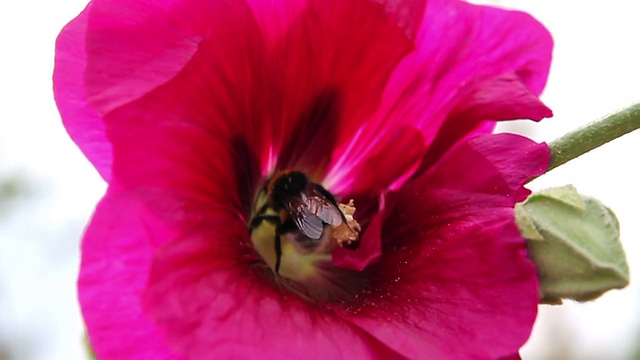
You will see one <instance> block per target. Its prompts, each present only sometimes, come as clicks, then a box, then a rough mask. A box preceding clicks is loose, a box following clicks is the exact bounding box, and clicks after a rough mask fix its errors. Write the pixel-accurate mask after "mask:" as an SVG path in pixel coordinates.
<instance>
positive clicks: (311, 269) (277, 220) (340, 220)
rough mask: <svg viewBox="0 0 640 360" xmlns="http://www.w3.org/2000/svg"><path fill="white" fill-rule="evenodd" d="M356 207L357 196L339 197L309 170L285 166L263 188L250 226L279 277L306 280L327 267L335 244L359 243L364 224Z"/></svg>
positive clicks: (351, 245)
mask: <svg viewBox="0 0 640 360" xmlns="http://www.w3.org/2000/svg"><path fill="white" fill-rule="evenodd" d="M355 211H356V208H355V204H354V201H353V200H350V201H349V202H348V203H346V204H343V203H338V202H337V201H336V199H335V198H334V196H333V195H332V194H331V193H330V192H329V191H327V190H326V189H324V187H322V186H321V185H319V184H316V183H313V182H311V181H310V180H309V179H308V178H307V177H306V175H305V174H304V173H302V172H298V171H290V172H281V173H277V174H275V175H274V176H272V177H271V178H269V179H267V181H266V182H265V184H264V186H262V188H261V190H260V191H259V192H258V194H257V196H256V198H255V202H254V206H253V210H252V214H251V221H250V222H249V232H250V234H251V240H252V242H253V245H254V247H255V249H256V251H257V252H258V253H259V254H260V256H261V257H262V258H263V260H264V261H265V263H266V264H267V265H268V266H269V268H271V270H272V271H273V272H274V274H275V275H276V278H285V279H289V280H293V281H294V282H297V283H299V284H302V285H303V286H304V284H305V283H309V282H314V281H313V279H314V278H316V277H317V275H319V271H326V269H327V267H328V265H330V264H331V261H332V260H331V259H332V257H331V256H332V252H333V250H335V249H336V248H338V247H342V248H347V249H354V248H357V245H358V240H359V235H360V232H361V230H362V229H361V227H360V224H359V223H358V222H357V221H356V220H355V219H354V214H355ZM329 267H331V266H329ZM321 269H324V270H321Z"/></svg>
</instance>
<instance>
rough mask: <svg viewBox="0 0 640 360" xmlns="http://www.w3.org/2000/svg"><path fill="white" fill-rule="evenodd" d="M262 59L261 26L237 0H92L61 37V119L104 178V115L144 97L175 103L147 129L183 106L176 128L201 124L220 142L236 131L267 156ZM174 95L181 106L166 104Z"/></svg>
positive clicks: (108, 160) (106, 118)
mask: <svg viewBox="0 0 640 360" xmlns="http://www.w3.org/2000/svg"><path fill="white" fill-rule="evenodd" d="M76 54H78V55H79V56H78V59H73V58H72V56H75V55H76ZM265 62H266V49H265V44H264V40H263V37H262V34H261V33H260V30H259V28H258V27H257V24H256V22H255V19H254V17H253V14H252V12H251V9H250V8H249V7H248V6H247V5H246V3H245V2H243V1H241V0H227V1H214V2H211V1H199V0H177V1H170V0H165V1H137V2H131V1H125V0H95V1H93V2H92V4H91V5H90V6H88V7H87V9H86V10H85V11H84V12H83V13H82V15H81V16H80V17H79V18H78V19H76V20H74V22H72V23H71V24H70V25H69V26H68V27H67V30H66V32H63V34H62V36H61V38H60V39H59V41H58V66H57V69H58V70H57V73H56V74H57V75H56V77H55V79H54V80H55V81H56V93H57V97H58V98H59V99H61V100H60V101H59V102H60V104H61V105H60V107H61V109H62V110H61V111H63V116H64V117H65V124H66V125H67V127H68V128H69V131H70V133H71V134H72V136H75V139H76V141H77V142H78V144H79V145H80V146H81V147H82V148H83V150H84V151H85V153H87V155H88V156H89V158H90V159H91V160H92V161H94V163H96V165H97V166H98V167H99V169H100V170H101V173H103V176H104V174H108V173H109V171H110V169H109V167H110V166H111V152H112V150H111V148H112V147H111V146H109V145H108V144H106V138H107V137H110V136H111V134H109V135H105V134H104V130H106V131H108V132H110V131H112V124H110V122H111V121H112V119H110V118H109V116H110V115H111V113H112V112H114V111H117V110H118V109H120V108H121V107H126V106H128V105H130V104H132V103H134V102H135V101H137V100H140V99H143V98H145V97H147V98H148V97H155V99H156V100H159V101H163V102H165V103H166V104H164V106H162V107H163V109H164V110H167V111H169V110H172V111H173V112H172V114H170V115H169V116H166V117H165V116H164V114H160V113H158V112H156V113H155V116H156V119H155V123H152V124H149V126H150V127H151V128H153V127H155V126H157V125H158V124H161V123H163V124H167V121H166V118H171V117H173V118H175V117H176V112H181V114H180V115H183V116H184V115H189V116H190V118H182V119H180V120H181V121H180V122H179V123H177V124H175V125H176V126H179V125H180V124H183V125H186V126H189V125H190V126H192V127H193V126H200V127H201V128H202V130H203V131H207V132H210V133H211V136H212V137H218V138H223V141H231V139H232V138H233V137H234V136H236V137H237V136H238V134H242V136H241V137H243V138H244V142H245V143H248V144H250V145H251V147H252V149H257V150H256V151H254V152H256V153H259V154H264V155H262V157H263V158H264V159H266V158H268V154H267V153H268V148H269V144H268V141H267V140H266V139H267V138H268V137H269V136H270V134H269V132H268V131H266V130H265V131H262V129H265V128H267V126H268V123H269V122H268V121H265V119H268V118H269V115H267V114H265V113H264V112H262V110H264V109H265V107H264V106H261V104H265V103H268V102H269V101H270V100H269V98H268V96H265V94H268V93H269V92H268V91H266V90H265V87H266V82H265V81H264V80H265V77H266V76H267V75H266V71H265V69H264V66H266V65H265ZM78 69H82V70H84V74H81V75H78ZM70 72H73V74H71V77H70V79H69V80H68V79H66V78H65V77H66V76H67V75H68V73H70ZM169 84H170V85H169ZM154 91H155V92H156V94H153V95H150V94H152V93H153V92H154ZM67 92H69V93H70V96H69V97H67V95H66V93H67ZM157 92H161V93H162V94H161V95H158V94H157ZM173 102H179V104H173V108H171V105H172V103H173ZM179 105H182V106H185V105H189V106H191V108H190V109H184V108H180V107H179ZM128 111H129V112H130V113H131V112H132V111H131V109H128ZM87 115H89V116H87ZM101 116H102V117H103V119H100V117H101ZM134 118H135V116H134ZM103 122H104V123H103ZM149 123H151V121H149ZM103 129H104V130H103ZM88 130H90V131H88ZM76 134H77V135H76ZM87 134H89V135H90V136H91V137H90V138H89V135H87ZM234 134H235V135H234ZM85 138H89V140H86V139H85ZM94 139H97V140H94ZM90 140H93V142H98V141H99V142H98V144H97V145H94V143H93V142H91V141H90ZM113 146H114V147H116V146H118V145H117V144H114V145H113ZM94 147H96V148H97V149H94ZM116 151H117V150H116ZM94 153H97V154H98V155H94ZM94 158H97V160H94ZM259 160H260V161H266V160H263V159H262V158H260V159H259Z"/></svg>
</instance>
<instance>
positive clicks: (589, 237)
mask: <svg viewBox="0 0 640 360" xmlns="http://www.w3.org/2000/svg"><path fill="white" fill-rule="evenodd" d="M516 221H517V223H518V227H519V228H520V232H521V233H522V236H523V237H524V238H526V239H527V244H528V247H529V256H530V257H531V259H532V260H533V262H534V263H535V264H536V267H537V269H538V277H539V278H540V291H541V299H542V300H541V301H542V302H544V303H555V304H558V303H562V299H573V300H577V301H581V302H582V301H588V300H593V299H595V298H597V297H599V296H600V295H602V294H604V293H605V292H607V291H608V290H611V289H619V288H623V287H625V286H627V284H628V283H629V268H628V266H627V261H626V258H625V254H624V250H623V249H622V245H621V243H620V229H619V225H618V220H617V219H616V217H615V215H614V213H613V212H612V211H611V210H610V209H609V208H607V207H606V206H604V205H602V203H600V202H599V201H597V200H595V199H592V198H589V197H585V196H582V195H580V194H578V192H577V191H576V189H575V188H574V187H573V186H572V185H567V186H563V187H558V188H552V189H548V190H544V191H541V192H539V193H535V194H532V195H531V196H530V197H529V198H528V199H527V200H526V201H524V202H522V203H519V204H517V205H516Z"/></svg>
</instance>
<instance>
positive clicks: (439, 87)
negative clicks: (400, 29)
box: [385, 0, 553, 142]
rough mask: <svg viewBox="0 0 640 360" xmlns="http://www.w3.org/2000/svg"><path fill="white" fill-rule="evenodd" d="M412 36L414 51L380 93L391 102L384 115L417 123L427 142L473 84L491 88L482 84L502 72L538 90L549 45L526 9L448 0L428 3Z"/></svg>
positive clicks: (544, 32)
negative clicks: (420, 26) (416, 49)
mask: <svg viewBox="0 0 640 360" xmlns="http://www.w3.org/2000/svg"><path fill="white" fill-rule="evenodd" d="M442 39H446V42H445V41H442ZM417 41H418V43H419V45H418V51H417V52H416V53H414V55H415V56H414V57H412V58H407V59H406V61H404V62H403V63H402V64H401V65H400V67H399V68H398V69H397V71H396V73H394V76H393V77H392V79H391V80H390V85H389V88H388V89H387V93H386V94H385V95H386V97H387V98H390V100H391V104H392V105H393V111H391V112H390V113H389V116H391V117H393V118H394V119H396V120H399V119H402V120H401V121H403V122H409V123H413V124H417V125H418V126H420V127H421V128H422V129H423V130H424V131H425V133H426V134H427V135H426V137H427V141H428V142H430V141H429V140H430V138H429V135H430V136H431V137H433V136H435V134H436V132H435V131H434V130H437V129H438V128H439V127H440V124H441V123H442V122H443V121H444V120H445V119H446V117H447V114H448V113H449V111H450V110H452V109H453V108H455V107H456V106H458V104H462V105H464V104H466V102H467V101H468V100H470V99H469V95H472V94H477V93H478V92H477V91H473V90H474V89H487V88H489V89H490V88H491V86H487V85H485V84H496V83H499V81H498V80H500V79H502V77H504V76H507V77H510V78H511V79H512V80H516V79H517V80H519V81H520V82H521V83H523V84H524V86H525V87H526V88H528V89H529V90H530V92H531V93H533V94H535V95H539V94H540V92H541V91H542V88H543V86H544V84H545V82H546V79H547V75H548V72H549V65H550V62H551V49H552V47H553V41H552V39H551V36H550V34H549V32H548V31H547V30H546V29H545V28H544V27H543V26H542V25H541V24H540V23H539V22H537V21H536V20H535V19H533V18H532V17H531V16H530V15H528V14H525V13H521V12H517V11H508V10H504V9H498V8H492V7H486V6H478V5H473V4H468V3H466V2H462V1H449V0H433V1H430V2H429V4H428V6H427V10H426V16H425V20H424V22H423V27H422V28H421V32H420V34H419V36H418V40H417ZM493 79H497V80H493ZM512 84H513V83H512ZM493 87H495V86H493ZM482 93H485V94H486V92H485V91H484V90H483V92H482ZM399 95H402V96H399ZM500 95H501V96H502V95H504V92H503V93H500ZM490 98H491V99H492V100H493V101H495V98H494V97H490ZM509 98H511V99H512V100H514V97H513V96H510V97H509ZM515 99H516V100H517V98H515ZM471 100H473V98H472V99H471ZM493 101H492V102H493ZM501 102H506V100H502V101H501ZM526 115H529V114H526V113H525V114H521V115H519V116H526ZM534 115H538V114H537V113H536V114H534ZM482 120H490V119H482Z"/></svg>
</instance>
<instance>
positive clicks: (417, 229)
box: [334, 134, 549, 359]
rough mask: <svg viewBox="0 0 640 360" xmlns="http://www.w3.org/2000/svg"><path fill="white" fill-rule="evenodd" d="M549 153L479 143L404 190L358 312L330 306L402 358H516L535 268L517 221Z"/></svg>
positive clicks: (490, 139)
mask: <svg viewBox="0 0 640 360" xmlns="http://www.w3.org/2000/svg"><path fill="white" fill-rule="evenodd" d="M548 159H549V153H548V149H547V147H546V146H545V145H539V144H535V143H533V142H531V141H530V140H528V139H526V138H523V137H519V136H516V135H507V134H501V135H495V136H481V137H476V138H474V139H472V140H470V141H468V142H466V143H463V144H461V145H459V146H458V147H456V148H455V149H453V150H452V151H450V152H449V153H447V155H446V156H445V157H443V158H442V159H441V160H440V161H439V162H438V163H437V164H436V165H434V167H433V168H432V169H431V170H430V171H429V172H427V173H425V174H423V175H422V176H420V177H419V178H417V179H415V180H413V181H411V182H410V183H409V184H407V185H405V187H403V188H402V189H401V190H400V191H399V192H398V193H397V198H396V199H395V210H394V211H392V212H391V215H390V217H389V218H388V219H387V220H386V221H385V223H384V224H383V227H382V239H383V241H384V242H383V256H382V257H381V258H380V263H378V264H377V265H375V266H374V268H373V269H372V271H373V273H372V274H371V277H370V279H371V284H370V286H369V288H368V289H369V290H367V291H365V292H364V293H363V296H362V298H363V300H362V303H361V304H360V305H359V307H358V311H357V312H350V311H345V310H343V309H341V308H339V307H335V308H334V309H335V310H336V311H337V312H339V313H340V314H341V315H342V316H343V317H344V318H345V319H348V320H350V321H352V322H353V323H354V324H357V325H358V326H360V327H361V328H363V329H364V330H366V331H367V332H369V333H370V334H372V335H373V336H374V337H376V338H377V339H379V340H380V341H382V342H383V343H385V344H387V345H388V346H389V347H391V348H392V349H394V350H396V351H398V352H400V353H401V354H403V355H404V356H406V357H409V358H420V357H423V356H424V354H429V357H430V358H433V359H450V358H474V357H479V358H498V357H502V356H507V355H510V354H513V353H516V352H517V350H518V349H519V347H520V346H521V345H522V344H523V343H524V342H525V341H526V339H527V338H528V336H529V333H530V331H531V327H532V324H533V321H534V319H535V316H536V311H537V303H538V283H537V277H536V270H535V267H534V265H533V264H532V263H531V261H530V260H529V259H528V258H527V254H526V245H525V241H524V239H522V237H521V235H520V233H519V231H518V228H517V227H516V225H515V222H514V214H513V205H514V203H515V202H516V201H517V200H518V199H520V197H521V196H522V193H523V191H522V190H523V189H522V185H523V183H524V182H525V181H526V180H527V179H528V178H530V177H532V176H535V175H538V174H540V173H541V172H543V171H544V169H546V166H547V163H548Z"/></svg>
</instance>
